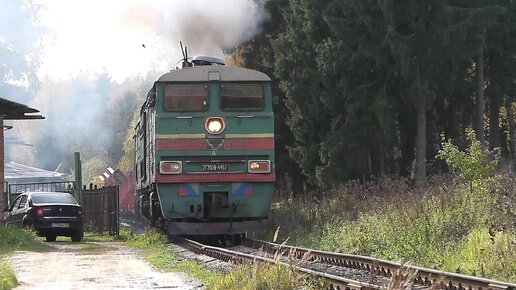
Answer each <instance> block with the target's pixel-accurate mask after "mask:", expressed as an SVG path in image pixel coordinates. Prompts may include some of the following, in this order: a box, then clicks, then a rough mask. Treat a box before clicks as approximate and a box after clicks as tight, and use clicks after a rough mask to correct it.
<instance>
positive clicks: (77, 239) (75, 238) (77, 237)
mask: <svg viewBox="0 0 516 290" xmlns="http://www.w3.org/2000/svg"><path fill="white" fill-rule="evenodd" d="M82 236H83V234H82V233H76V234H73V235H72V236H71V238H72V242H80V241H81V240H82Z"/></svg>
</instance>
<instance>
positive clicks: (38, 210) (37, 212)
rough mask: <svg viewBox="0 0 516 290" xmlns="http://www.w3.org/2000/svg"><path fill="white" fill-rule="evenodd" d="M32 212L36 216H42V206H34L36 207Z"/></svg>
mask: <svg viewBox="0 0 516 290" xmlns="http://www.w3.org/2000/svg"><path fill="white" fill-rule="evenodd" d="M34 212H35V213H36V216H37V217H42V216H43V208H42V207H40V206H36V208H35V211H34Z"/></svg>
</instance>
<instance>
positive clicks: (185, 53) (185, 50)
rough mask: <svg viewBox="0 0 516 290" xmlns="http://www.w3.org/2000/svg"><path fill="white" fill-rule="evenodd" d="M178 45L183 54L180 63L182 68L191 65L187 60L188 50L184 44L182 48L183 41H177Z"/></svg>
mask: <svg viewBox="0 0 516 290" xmlns="http://www.w3.org/2000/svg"><path fill="white" fill-rule="evenodd" d="M179 45H180V46H181V53H182V54H183V64H182V65H181V67H182V68H185V67H190V66H192V65H191V64H190V62H188V50H187V48H186V46H185V47H184V49H183V42H181V41H179Z"/></svg>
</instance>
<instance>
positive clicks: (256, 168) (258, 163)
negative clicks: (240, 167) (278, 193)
mask: <svg viewBox="0 0 516 290" xmlns="http://www.w3.org/2000/svg"><path fill="white" fill-rule="evenodd" d="M247 170H248V171H249V173H269V172H271V162H270V161H269V160H249V162H248V163H247Z"/></svg>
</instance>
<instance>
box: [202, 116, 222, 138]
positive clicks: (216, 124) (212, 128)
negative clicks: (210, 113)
mask: <svg viewBox="0 0 516 290" xmlns="http://www.w3.org/2000/svg"><path fill="white" fill-rule="evenodd" d="M205 127H206V131H208V133H210V134H214V135H216V134H220V133H221V132H222V131H224V127H225V125H224V119H222V118H220V117H211V118H208V119H206V124H205Z"/></svg>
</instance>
